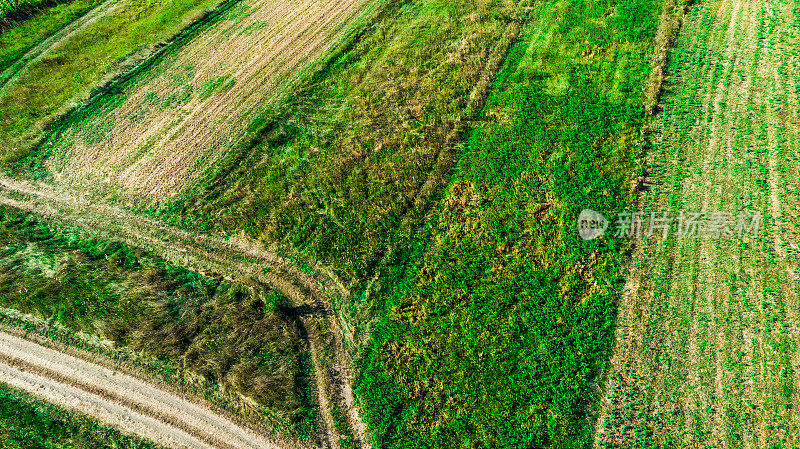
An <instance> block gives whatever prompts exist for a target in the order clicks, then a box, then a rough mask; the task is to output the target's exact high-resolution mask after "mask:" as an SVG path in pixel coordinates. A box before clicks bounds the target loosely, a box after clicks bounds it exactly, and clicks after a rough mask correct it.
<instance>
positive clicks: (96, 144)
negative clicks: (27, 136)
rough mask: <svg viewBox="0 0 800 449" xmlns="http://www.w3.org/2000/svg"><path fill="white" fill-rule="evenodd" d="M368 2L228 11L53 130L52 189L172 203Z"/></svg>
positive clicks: (253, 5) (289, 2) (251, 5)
mask: <svg viewBox="0 0 800 449" xmlns="http://www.w3.org/2000/svg"><path fill="white" fill-rule="evenodd" d="M370 3H371V0H370V1H362V0H327V1H324V2H319V1H317V0H307V1H303V2H297V1H293V0H281V1H269V0H242V1H240V2H238V3H236V4H235V5H234V6H233V7H231V8H230V9H228V10H227V11H225V13H223V14H221V15H220V17H219V19H218V20H215V21H214V22H213V23H211V24H209V26H207V27H205V28H203V30H202V31H201V32H198V33H195V34H194V35H193V37H191V38H187V39H184V40H183V41H182V42H181V44H180V45H176V46H174V47H173V48H171V49H169V50H168V51H167V52H166V53H165V54H164V55H163V56H162V57H160V58H159V60H158V61H157V62H155V63H154V64H152V65H151V66H149V67H148V68H147V69H145V70H141V71H140V72H139V73H138V74H137V75H136V76H134V77H132V78H131V79H130V80H127V81H126V82H125V83H123V84H120V85H119V86H117V87H116V88H115V89H113V90H109V91H107V92H105V94H104V95H102V96H99V97H98V98H97V99H96V101H94V102H93V103H91V104H89V105H88V106H87V107H85V108H82V109H81V110H80V111H79V113H78V114H76V115H75V116H74V117H71V118H70V119H69V120H65V121H64V122H62V123H59V124H58V128H59V132H57V133H56V134H54V135H53V136H52V137H51V138H50V139H49V140H48V141H47V143H46V144H44V145H43V148H42V151H43V153H42V154H43V155H45V156H47V160H46V161H45V162H44V164H45V165H44V166H45V168H46V170H47V171H48V172H49V173H52V175H53V178H54V179H55V180H56V182H58V183H60V184H64V185H67V184H68V185H71V186H73V187H75V188H76V189H91V190H92V191H94V192H96V193H100V194H102V195H112V196H115V197H119V196H127V197H128V198H130V197H133V198H135V199H139V200H143V202H144V203H145V204H150V203H152V202H154V201H157V200H163V199H165V198H169V197H172V196H174V195H176V194H177V193H179V192H181V191H182V190H183V189H184V187H185V186H186V185H187V184H188V185H191V184H192V183H193V182H194V181H196V180H197V179H199V178H200V177H201V176H203V175H207V172H209V171H211V172H213V171H214V168H215V167H216V162H217V161H218V160H219V158H220V157H222V156H223V155H224V154H226V153H227V152H228V151H230V150H231V149H232V148H237V147H238V146H239V144H241V142H242V141H243V139H245V138H246V136H247V135H248V133H252V129H251V128H250V127H249V126H248V124H249V123H251V122H252V121H253V120H255V119H256V118H257V117H258V116H260V115H261V114H263V113H264V112H265V111H266V110H268V109H269V108H271V107H274V104H275V101H276V100H277V99H279V98H280V97H281V95H280V94H281V92H284V91H287V90H288V89H289V88H290V87H292V86H293V85H294V80H295V79H297V78H299V77H301V76H302V74H303V73H305V72H306V70H308V69H309V67H312V68H313V67H315V62H316V61H317V59H319V57H320V56H321V55H323V54H324V53H325V52H326V50H327V49H328V48H329V47H330V46H333V45H335V44H336V43H337V42H338V41H339V39H340V37H341V36H342V35H343V34H344V33H345V31H346V30H348V29H350V25H351V22H352V21H353V19H354V18H355V17H357V16H359V15H360V14H363V13H364V10H366V11H367V12H368V11H369V10H370V9H371V7H370V6H369V5H370Z"/></svg>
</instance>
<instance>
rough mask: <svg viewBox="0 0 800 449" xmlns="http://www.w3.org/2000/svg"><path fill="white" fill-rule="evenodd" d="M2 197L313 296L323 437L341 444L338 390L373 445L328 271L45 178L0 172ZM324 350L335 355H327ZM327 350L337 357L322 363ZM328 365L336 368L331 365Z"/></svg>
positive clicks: (299, 297)
mask: <svg viewBox="0 0 800 449" xmlns="http://www.w3.org/2000/svg"><path fill="white" fill-rule="evenodd" d="M0 204H3V205H6V206H10V207H14V208H17V209H20V210H24V211H27V212H32V213H36V214H40V215H45V216H47V217H50V218H53V219H54V220H58V221H63V222H66V223H70V224H72V225H76V226H78V227H80V228H83V229H86V230H89V231H90V232H91V233H92V234H94V235H98V236H101V237H103V238H107V239H110V240H119V241H124V242H125V243H127V244H129V245H131V246H134V247H139V248H143V249H146V250H148V251H150V252H152V253H154V254H157V255H159V256H160V257H163V258H164V259H165V260H167V261H169V262H170V263H172V264H175V265H178V266H183V267H186V268H188V269H191V270H195V271H198V272H200V273H206V272H209V271H210V272H215V273H219V274H222V275H223V276H225V277H226V278H227V279H229V280H233V279H243V278H244V279H248V278H252V279H256V280H258V281H260V282H263V283H265V284H267V285H270V286H272V287H274V288H276V289H278V290H280V291H281V292H282V293H283V294H284V295H286V296H287V298H289V299H290V300H291V301H292V304H293V306H295V307H300V306H302V305H303V304H306V303H309V304H310V305H311V306H312V309H313V311H314V314H313V315H314V316H307V315H301V316H300V322H301V324H302V325H303V327H304V328H305V331H306V333H307V336H308V344H309V349H310V351H311V355H312V360H313V362H314V367H315V368H314V369H315V374H316V378H317V382H316V385H315V390H316V393H317V401H318V403H319V405H320V419H321V422H320V426H319V427H320V430H321V431H322V432H323V440H324V443H325V444H326V445H327V447H330V448H338V447H339V438H338V432H337V430H336V425H335V420H334V418H333V412H332V411H331V407H332V404H331V400H330V399H329V398H328V396H329V395H330V394H329V393H331V392H333V393H335V395H336V399H335V400H336V401H337V402H336V403H337V405H339V406H340V407H342V409H343V410H344V415H345V418H346V419H347V421H348V425H349V427H350V428H351V431H352V432H353V433H354V434H355V435H354V436H355V437H356V439H357V441H356V442H357V444H359V447H364V448H369V447H370V445H369V443H368V441H367V436H366V432H365V431H364V429H366V425H365V424H364V423H363V421H362V420H361V418H360V414H359V413H358V410H357V408H356V405H355V403H354V401H353V400H352V398H353V392H352V391H353V390H352V385H351V375H350V372H352V368H351V366H352V365H351V364H352V360H351V359H350V357H349V355H348V354H347V352H346V351H345V349H344V346H343V339H342V337H341V328H340V327H339V325H338V323H337V322H336V319H335V315H334V313H333V306H332V304H331V302H330V296H331V295H334V296H340V295H341V296H346V295H348V294H349V292H348V291H347V290H346V289H345V288H344V287H343V286H341V285H340V284H338V283H337V282H335V281H331V280H326V279H325V278H324V277H323V278H322V279H320V278H315V277H314V276H312V275H309V274H307V273H305V272H303V271H302V270H300V269H298V268H297V267H296V266H295V265H294V264H293V263H292V262H290V261H289V260H288V259H286V258H284V257H281V256H278V255H277V254H275V253H274V252H271V251H269V250H266V249H264V248H259V247H257V246H256V245H254V244H253V243H252V242H248V241H245V240H242V239H231V240H228V241H225V240H222V239H218V238H214V237H208V236H197V235H193V234H191V233H189V232H187V231H184V230H180V229H176V228H173V227H170V226H165V225H164V224H162V223H159V222H157V221H155V220H152V219H149V218H146V217H141V216H138V215H135V214H133V213H131V212H128V211H125V210H122V209H119V208H116V207H113V206H109V205H103V204H97V203H93V202H90V201H88V200H86V199H83V198H79V197H77V196H74V195H71V194H69V193H67V192H65V191H58V190H55V189H54V188H53V187H52V186H48V185H44V184H30V183H27V182H21V181H15V180H12V179H7V178H0ZM317 271H320V270H319V269H317ZM325 353H330V354H331V355H330V356H326V355H325ZM326 357H327V360H330V361H331V363H323V361H324V360H326ZM328 365H330V369H331V370H332V371H331V372H328V371H327V370H326V369H325V368H324V367H326V366H328ZM320 379H321V380H322V381H320ZM353 429H355V430H353Z"/></svg>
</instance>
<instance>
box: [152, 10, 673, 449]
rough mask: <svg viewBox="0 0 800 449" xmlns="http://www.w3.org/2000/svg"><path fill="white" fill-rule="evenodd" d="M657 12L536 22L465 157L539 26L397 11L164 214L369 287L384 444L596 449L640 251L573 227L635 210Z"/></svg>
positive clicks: (370, 392)
mask: <svg viewBox="0 0 800 449" xmlns="http://www.w3.org/2000/svg"><path fill="white" fill-rule="evenodd" d="M660 6H661V2H660V1H658V0H638V1H636V2H633V3H631V2H616V1H613V0H592V1H587V0H569V1H562V2H549V1H548V2H539V3H537V4H536V5H535V8H533V9H532V10H530V11H529V12H528V14H529V16H528V17H527V20H526V23H527V25H526V29H525V30H526V31H525V33H524V36H523V38H522V39H521V40H520V42H518V44H517V45H516V46H515V47H514V48H513V51H512V52H511V53H510V55H509V57H508V58H507V60H506V64H505V66H504V67H503V69H502V71H501V72H500V73H499V74H498V75H497V80H496V83H495V85H494V89H493V92H494V93H493V95H492V97H491V101H490V103H489V104H488V105H487V107H486V108H485V110H484V111H483V119H484V120H483V121H482V122H481V123H480V125H479V126H477V129H475V130H474V132H473V133H472V134H471V135H469V136H464V135H463V134H459V133H457V134H456V136H455V139H448V134H449V133H451V132H453V130H456V132H457V131H458V129H457V126H458V125H457V124H458V123H459V122H461V121H468V120H470V119H471V118H473V116H475V112H476V111H470V109H469V108H468V107H467V106H468V104H469V97H470V93H471V89H472V88H473V87H474V86H475V85H476V84H477V83H478V80H479V78H480V73H481V70H482V69H483V68H484V67H485V66H486V64H487V61H488V60H490V59H491V57H492V56H499V57H501V58H502V57H504V56H505V53H504V50H503V46H502V45H500V44H499V43H498V41H499V36H503V35H504V33H505V30H506V29H507V27H509V26H510V25H511V24H513V23H514V22H517V21H520V20H522V18H523V15H522V12H521V10H518V9H517V8H516V6H515V5H510V4H507V3H503V4H501V3H500V2H492V1H485V2H480V4H478V5H475V4H474V2H469V3H467V2H459V1H455V2H446V3H445V2H438V1H424V0H418V1H408V2H387V4H386V7H385V9H384V10H383V13H382V15H381V16H380V18H379V20H378V21H376V23H375V24H373V25H372V26H371V27H369V28H367V29H366V30H365V31H364V32H363V33H361V35H359V36H357V38H356V39H354V40H353V41H352V42H351V43H350V44H349V45H347V46H344V47H343V48H342V49H340V50H339V51H338V52H337V53H336V54H334V55H333V56H332V57H331V60H330V62H329V63H328V64H327V65H326V66H325V67H324V68H323V70H321V71H320V72H318V73H317V74H316V76H314V77H313V78H312V79H311V80H310V81H309V82H308V83H307V84H306V85H305V86H304V88H303V89H301V90H300V91H299V92H298V94H297V95H296V96H295V97H293V98H291V99H290V101H289V102H288V104H287V105H285V107H284V108H283V109H282V110H281V111H279V112H275V113H274V114H273V115H271V116H265V117H264V118H263V120H260V121H256V122H254V123H253V124H252V125H251V127H252V128H253V129H258V128H261V129H262V131H261V132H260V135H259V138H258V139H256V141H255V142H253V143H252V145H251V146H250V147H248V148H245V149H243V150H241V151H238V152H233V153H232V156H231V158H230V162H229V165H228V167H227V168H224V169H222V170H221V171H220V173H219V174H218V176H216V177H214V178H212V179H210V180H209V181H208V182H207V183H206V185H205V186H201V187H200V188H198V189H196V190H195V191H192V192H190V194H188V195H186V196H184V197H183V198H182V199H181V200H179V201H177V202H176V203H175V204H173V205H172V206H171V207H170V208H169V209H167V210H165V211H162V212H165V213H166V216H167V217H168V218H169V219H171V220H172V221H173V222H176V223H179V224H183V225H188V224H189V223H194V224H198V223H199V224H201V225H202V226H203V227H205V228H210V229H213V230H215V231H220V232H223V233H235V232H237V231H240V230H244V231H245V232H246V233H248V234H249V235H250V236H251V237H255V238H259V239H263V240H265V241H279V242H282V243H285V244H288V245H290V246H293V247H295V248H298V249H300V250H302V251H304V252H306V253H307V254H309V255H311V256H313V257H315V258H318V259H321V260H322V261H323V262H324V263H326V264H329V265H331V266H333V267H334V268H335V269H336V270H338V273H339V274H340V275H341V276H342V277H343V278H345V279H346V280H347V281H349V282H351V283H354V284H359V285H361V286H362V287H363V288H364V289H365V290H363V291H364V293H366V294H364V295H362V296H361V300H362V304H358V305H357V307H358V308H359V309H361V310H362V313H363V310H364V309H370V310H371V312H370V313H374V314H377V315H378V316H379V319H380V321H379V324H378V325H377V326H376V327H375V328H374V329H373V332H372V337H373V340H372V343H371V345H370V347H369V349H368V350H367V353H366V356H365V357H364V359H363V360H362V362H361V369H362V373H361V378H360V383H361V385H360V388H359V391H360V394H361V395H362V397H363V398H364V399H365V402H366V410H365V415H366V418H367V420H368V421H369V423H370V425H371V427H372V430H373V432H374V437H375V438H376V439H377V441H378V443H379V444H380V445H381V447H540V446H552V447H563V446H586V445H588V444H589V442H590V440H591V429H592V425H593V418H594V416H595V415H594V414H595V412H596V410H595V409H594V401H595V400H596V392H595V390H594V389H593V386H595V385H596V384H597V382H599V381H600V380H601V376H602V372H603V370H604V367H605V364H606V360H607V358H608V355H609V350H610V347H611V339H612V336H613V326H614V319H615V316H616V313H615V306H616V299H617V297H618V293H617V292H618V291H619V289H620V287H621V279H620V273H619V269H620V267H621V264H622V262H623V260H624V257H625V256H624V252H625V251H624V250H625V248H624V246H622V245H621V244H612V243H609V242H608V241H605V240H601V241H593V242H582V241H581V240H580V239H579V238H578V235H577V232H576V229H575V220H576V217H577V215H578V213H579V212H580V210H581V209H582V208H587V207H588V208H594V209H596V210H600V211H603V212H605V213H607V214H612V213H615V212H617V211H619V210H621V209H622V208H624V207H625V206H626V205H627V204H629V201H630V200H631V198H630V197H629V193H628V186H629V179H630V178H629V177H630V175H631V173H632V171H633V170H634V167H633V162H632V161H633V160H634V159H635V154H636V151H637V150H638V147H637V145H638V142H639V130H640V127H641V125H642V123H643V120H644V102H645V97H644V94H643V92H644V90H645V83H646V80H647V76H648V74H649V73H650V61H651V59H650V57H651V52H652V49H653V39H654V35H655V30H656V25H657V20H658V12H659V10H660ZM460 135H461V136H462V137H468V138H467V139H466V142H465V145H464V146H463V147H456V146H455V144H456V143H457V142H458V140H459V136H460ZM450 137H452V136H450ZM439 150H443V151H441V152H440V151H439ZM456 158H458V163H457V166H456V169H455V174H454V176H453V178H452V180H451V181H450V184H449V187H447V189H446V190H445V192H444V196H443V198H442V197H440V196H439V195H437V191H439V190H440V187H441V186H442V184H443V183H444V182H446V180H447V174H448V168H449V165H448V162H447V161H448V159H456ZM430 175H435V176H437V177H431V176H430ZM439 175H444V176H439ZM442 178H444V179H442ZM432 179H433V180H434V182H433V183H432V184H429V185H428V187H426V188H424V187H423V186H425V185H426V181H428V182H429V183H430V181H431V180H432ZM436 204H438V205H437V206H435V207H434V208H433V209H431V207H432V206H433V205H436ZM426 217H427V218H428V219H427V220H426V219H425V218H426ZM424 223H428V224H427V225H424V226H423V224H424ZM373 275H374V276H373ZM371 279H374V282H371V281H370V280H371ZM367 298H369V299H367Z"/></svg>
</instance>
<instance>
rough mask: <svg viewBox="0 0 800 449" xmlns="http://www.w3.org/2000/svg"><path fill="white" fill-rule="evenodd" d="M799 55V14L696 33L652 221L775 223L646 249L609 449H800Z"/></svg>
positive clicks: (725, 19) (713, 16) (635, 267)
mask: <svg viewBox="0 0 800 449" xmlns="http://www.w3.org/2000/svg"><path fill="white" fill-rule="evenodd" d="M798 44H800V16H797V14H796V4H794V3H792V2H788V1H783V0H777V1H771V2H766V1H754V2H742V1H738V0H718V1H713V2H701V3H698V4H696V5H694V6H693V7H692V8H691V9H690V11H689V13H688V15H687V17H686V21H685V22H684V26H683V29H682V31H681V33H680V36H679V39H678V42H677V45H676V48H675V50H674V52H673V55H672V57H671V61H672V62H671V65H670V67H669V70H668V73H667V79H666V85H665V87H666V89H665V95H664V97H663V100H664V109H663V111H662V112H661V113H660V114H659V115H658V116H657V117H656V120H655V123H654V124H653V134H652V136H653V139H652V140H653V143H654V148H653V150H652V151H651V152H650V154H649V155H648V156H647V160H646V166H647V167H648V169H649V171H650V172H651V175H650V182H651V183H652V184H653V188H652V190H651V191H649V192H646V193H645V194H644V195H643V198H642V208H643V210H645V211H654V212H657V213H661V212H669V213H671V214H672V216H673V217H674V216H677V215H678V213H679V211H681V210H683V211H686V212H702V213H704V214H706V216H705V218H706V219H710V214H713V213H714V212H722V213H728V214H732V215H733V216H734V220H735V217H736V216H737V215H738V214H739V213H741V212H742V211H747V213H751V214H756V213H757V214H761V216H762V217H763V223H762V225H761V227H760V229H759V230H758V232H755V233H748V234H749V235H745V236H743V237H740V236H738V235H736V233H735V228H736V226H738V223H737V222H736V221H734V222H729V223H727V224H728V225H730V227H731V228H733V229H732V230H733V231H734V235H729V236H727V237H723V238H716V237H713V236H712V237H711V238H709V237H708V236H706V237H704V238H700V239H692V238H683V239H680V238H676V237H675V236H673V238H671V239H668V240H667V241H666V242H664V241H661V240H660V239H656V240H655V241H649V242H646V243H645V242H641V243H640V244H639V245H638V247H637V249H636V252H635V254H634V257H633V261H632V264H631V267H630V274H629V278H628V282H627V285H626V286H625V290H624V292H623V297H622V302H621V304H620V307H619V315H618V324H617V334H616V346H615V350H614V356H613V358H612V367H611V369H612V371H611V373H610V376H609V384H608V387H607V389H606V391H605V394H604V398H603V399H604V403H603V411H602V414H601V417H600V419H599V421H598V423H597V429H598V431H597V437H596V444H597V446H598V447H610V446H612V445H613V447H656V446H659V447H660V446H669V447H706V448H707V447H719V448H734V447H736V448H740V447H745V448H761V447H793V446H797V445H798V444H800V395H799V394H798V393H799V392H800V389H799V388H798V386H799V385H800V283H799V282H798V273H800V257H799V256H800V251H798V245H799V244H800V239H799V238H798V237H799V236H800V234H799V232H798V231H800V230H799V229H798V226H797V224H798V222H800V220H799V219H798V217H797V216H796V213H797V211H798V210H800V207H799V206H800V202H799V201H798V192H800V189H799V188H798V187H799V183H798V165H800V133H798V123H800V117H798V113H799V112H800V108H799V107H798V106H800V105H799V104H798V96H797V93H798V87H797V81H796V74H797V73H798V69H800V52H798V50H797V49H798ZM737 221H738V220H737ZM708 223H709V222H708V221H707V222H706V226H709V224H708Z"/></svg>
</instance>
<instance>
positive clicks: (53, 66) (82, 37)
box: [0, 0, 220, 162]
mask: <svg viewBox="0 0 800 449" xmlns="http://www.w3.org/2000/svg"><path fill="white" fill-rule="evenodd" d="M219 3H220V0H169V1H157V0H124V1H123V5H121V6H120V8H118V10H117V11H116V12H115V13H114V14H110V15H107V16H105V17H102V18H100V19H99V20H97V21H96V22H94V23H93V24H92V25H91V26H89V27H87V28H85V29H83V30H82V31H81V32H79V33H77V34H76V35H75V36H73V37H72V38H71V39H69V40H68V41H66V42H65V43H64V44H63V45H61V46H59V47H58V48H57V49H55V50H53V51H52V52H50V53H48V54H47V55H46V56H45V57H43V58H42V59H40V60H38V61H37V62H36V63H33V64H29V65H28V67H27V68H26V70H25V71H24V72H23V73H21V74H20V76H19V77H18V78H17V79H16V80H15V81H14V83H13V84H12V85H11V86H9V87H8V90H7V92H6V93H5V94H4V95H3V96H2V97H0V112H2V114H0V142H2V143H1V144H0V158H2V159H3V160H5V161H7V162H8V161H13V160H18V159H19V158H21V157H24V156H25V155H27V154H28V152H29V151H30V149H31V148H32V147H33V145H34V144H35V143H36V142H37V141H38V140H39V139H41V138H42V137H43V135H44V134H43V130H45V129H46V128H47V127H48V125H49V124H50V123H52V122H53V120H55V119H56V118H57V117H58V115H59V114H62V113H64V112H66V111H67V109H68V108H69V107H70V104H71V102H75V101H78V100H80V99H81V98H83V97H86V96H88V95H89V94H90V92H91V91H92V90H93V89H95V88H97V87H98V85H99V84H100V83H102V82H104V81H106V80H107V79H108V78H109V77H113V76H114V75H116V74H118V73H119V71H121V70H125V68H126V67H128V68H130V66H131V65H133V64H134V63H135V62H137V61H139V60H141V59H142V58H145V57H147V56H148V55H149V53H150V51H151V48H152V46H153V45H154V44H157V43H159V42H164V41H167V40H169V39H170V38H172V37H173V36H175V35H177V34H178V33H179V32H180V31H181V30H183V29H185V28H186V27H188V26H190V25H191V24H192V21H194V20H196V19H197V17H198V16H199V15H202V13H203V12H204V11H209V10H211V9H213V8H214V7H215V6H217V5H218V4H219ZM22 26H27V25H25V24H23V25H22Z"/></svg>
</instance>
